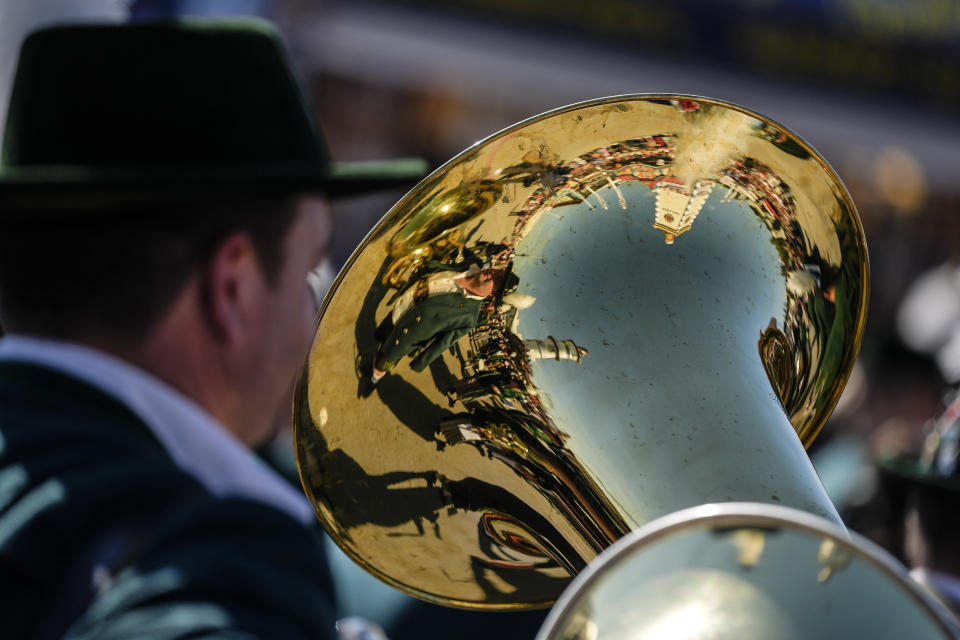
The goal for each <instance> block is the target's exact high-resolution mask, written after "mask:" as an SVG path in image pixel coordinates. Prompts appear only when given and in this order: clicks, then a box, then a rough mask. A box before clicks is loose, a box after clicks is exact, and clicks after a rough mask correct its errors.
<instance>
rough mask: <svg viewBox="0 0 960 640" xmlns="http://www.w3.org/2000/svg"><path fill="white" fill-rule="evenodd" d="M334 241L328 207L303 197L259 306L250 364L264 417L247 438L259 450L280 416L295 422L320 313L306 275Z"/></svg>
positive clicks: (252, 389) (255, 396)
mask: <svg viewBox="0 0 960 640" xmlns="http://www.w3.org/2000/svg"><path fill="white" fill-rule="evenodd" d="M329 237H330V215H329V206H328V204H327V202H326V200H325V199H323V198H320V197H304V198H301V199H300V200H299V201H298V203H297V214H296V218H295V219H294V221H293V224H292V225H291V227H290V229H289V231H288V232H287V236H286V238H285V240H284V260H283V266H282V267H281V269H280V273H279V274H278V277H277V279H276V281H275V282H274V283H273V284H272V286H271V285H270V284H269V283H266V286H265V289H264V296H263V298H262V304H261V305H260V309H259V310H260V317H259V319H258V322H259V326H260V332H259V333H260V338H261V340H260V342H259V344H258V345H257V346H258V347H259V348H258V349H256V352H255V353H254V354H252V355H253V357H252V358H251V361H252V367H253V369H254V370H253V371H250V372H249V373H250V375H251V380H250V382H251V383H250V385H249V389H250V393H251V395H252V396H253V397H251V398H250V399H251V401H255V402H256V404H257V405H259V408H261V409H260V411H258V413H260V412H261V411H262V412H263V413H262V415H263V424H262V430H259V431H256V430H255V432H254V433H251V434H249V437H246V438H244V440H246V441H247V444H250V445H257V444H262V443H263V441H264V440H265V439H267V438H269V437H270V436H271V435H273V434H274V432H275V426H276V420H275V418H276V417H277V416H284V417H285V418H286V419H287V420H288V421H289V417H290V412H291V409H290V406H291V389H292V388H293V385H294V382H295V378H296V373H297V371H298V369H299V367H300V366H301V365H302V364H303V361H304V358H305V357H306V355H307V352H308V350H309V347H310V343H311V341H312V340H313V332H314V320H315V316H316V311H317V304H316V297H315V293H314V291H313V290H312V288H311V287H310V285H309V284H308V281H307V274H309V273H310V271H312V270H313V269H314V268H315V267H316V266H317V265H318V264H319V263H320V261H321V260H322V259H323V257H324V255H325V253H326V249H327V244H328V241H329Z"/></svg>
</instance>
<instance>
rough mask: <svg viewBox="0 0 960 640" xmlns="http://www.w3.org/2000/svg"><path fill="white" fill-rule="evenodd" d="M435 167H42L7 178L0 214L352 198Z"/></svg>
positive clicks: (408, 162)
mask: <svg viewBox="0 0 960 640" xmlns="http://www.w3.org/2000/svg"><path fill="white" fill-rule="evenodd" d="M427 172H428V167H427V163H426V161H424V160H422V159H420V158H400V159H396V160H382V161H369V162H338V163H331V164H330V165H329V172H328V173H326V174H321V173H319V172H318V171H316V169H314V168H313V167H289V166H287V167H278V166H270V167H264V166H239V167H222V166H217V167H190V168H182V169H181V168H178V169H174V170H171V169H169V168H165V167H157V168H149V167H137V168H131V169H130V170H128V171H123V172H117V171H116V170H113V169H111V170H109V171H104V170H101V169H99V168H97V167H43V168H39V167H38V168H31V169H30V170H27V171H24V170H20V171H15V172H11V171H9V170H7V171H6V172H4V174H3V176H2V177H0V219H2V218H7V217H9V216H16V215H18V214H19V215H39V214H87V213H96V212H105V213H106V212H116V211H118V210H122V209H124V208H142V207H144V206H148V207H164V206H171V205H176V204H180V203H185V202H196V203H204V202H219V201H231V200H240V201H242V200H245V199H248V198H251V197H283V196H285V195H294V194H299V193H304V194H306V193H316V194H322V195H324V196H326V197H328V198H331V199H335V198H345V197H349V196H354V195H360V194H365V193H372V192H376V191H382V190H387V189H401V188H403V189H407V188H410V187H412V186H414V185H415V184H416V183H417V182H419V181H420V180H421V179H422V178H423V177H424V176H425V175H426V174H427Z"/></svg>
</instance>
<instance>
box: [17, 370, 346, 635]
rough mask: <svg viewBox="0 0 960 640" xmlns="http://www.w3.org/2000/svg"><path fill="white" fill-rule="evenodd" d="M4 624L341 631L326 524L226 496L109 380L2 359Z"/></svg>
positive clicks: (97, 630)
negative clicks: (174, 454) (185, 463)
mask: <svg viewBox="0 0 960 640" xmlns="http://www.w3.org/2000/svg"><path fill="white" fill-rule="evenodd" d="M0 584H2V585H3V591H4V596H3V598H2V599H0V619H2V620H3V623H4V631H3V636H4V637H5V638H24V639H27V638H29V639H31V640H43V639H44V638H60V637H66V638H71V639H74V640H76V639H85V640H86V639H91V640H92V639H94V638H96V639H108V638H109V639H120V638H148V639H156V640H161V639H163V640H166V639H172V638H187V637H189V638H224V637H229V638H244V639H247V640H249V639H252V638H271V639H275V638H278V639H285V638H290V639H293V638H297V639H301V638H302V639H306V638H331V637H333V634H334V627H333V624H334V610H333V588H332V585H331V583H330V578H329V574H328V571H327V566H326V561H325V558H324V555H323V550H322V547H321V544H320V538H319V536H317V535H316V534H315V532H312V531H310V530H308V529H306V528H304V527H303V526H302V525H301V524H300V523H298V522H296V521H295V520H294V519H292V518H291V517H289V516H288V515H286V514H285V513H283V512H280V511H278V510H276V509H274V508H272V507H270V506H267V505H264V504H262V503H258V502H254V501H251V500H247V499H241V498H229V499H223V498H216V497H214V496H212V495H210V494H209V493H208V492H207V491H206V490H205V489H203V488H202V487H201V486H200V485H199V484H198V483H197V482H196V481H195V480H194V479H193V478H192V477H191V476H189V475H187V474H186V473H185V472H183V471H181V470H180V469H179V468H178V467H177V466H176V465H175V464H174V463H173V461H172V460H171V459H170V457H169V456H168V455H167V453H166V451H165V450H164V449H163V448H162V446H161V445H160V443H159V442H158V441H157V440H156V439H155V438H154V436H153V434H152V433H151V432H150V431H149V429H148V428H147V427H146V426H145V425H144V424H143V423H142V422H141V421H140V420H139V419H138V418H137V417H136V416H135V415H134V414H132V413H131V412H130V411H129V410H127V409H126V408H125V407H124V406H123V405H121V404H119V403H117V402H116V401H114V400H113V399H111V398H110V397H108V396H107V395H105V394H103V393H102V392H100V391H99V390H97V389H95V388H93V387H90V386H88V385H86V384H84V383H82V382H79V381H77V380H75V379H73V378H70V377H67V376H65V375H62V374H59V373H57V372H54V371H51V370H49V369H45V368H41V367H35V366H30V365H23V364H16V363H10V362H0Z"/></svg>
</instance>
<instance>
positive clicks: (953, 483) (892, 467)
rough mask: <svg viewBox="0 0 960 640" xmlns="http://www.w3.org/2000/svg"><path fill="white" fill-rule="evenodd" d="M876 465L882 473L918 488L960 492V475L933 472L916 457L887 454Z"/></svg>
mask: <svg viewBox="0 0 960 640" xmlns="http://www.w3.org/2000/svg"><path fill="white" fill-rule="evenodd" d="M876 466H877V468H878V469H879V470H880V472H881V473H882V474H884V475H885V476H886V477H888V478H891V479H893V480H896V481H899V482H902V483H903V484H906V485H909V486H912V487H915V488H918V489H924V488H927V489H936V490H940V491H949V492H951V493H956V494H960V477H954V476H949V477H947V476H943V475H939V474H936V473H931V472H930V471H929V470H927V469H926V467H924V466H922V465H921V464H920V462H919V460H917V459H916V458H911V457H908V456H902V455H898V456H887V457H882V458H879V459H878V460H877V461H876Z"/></svg>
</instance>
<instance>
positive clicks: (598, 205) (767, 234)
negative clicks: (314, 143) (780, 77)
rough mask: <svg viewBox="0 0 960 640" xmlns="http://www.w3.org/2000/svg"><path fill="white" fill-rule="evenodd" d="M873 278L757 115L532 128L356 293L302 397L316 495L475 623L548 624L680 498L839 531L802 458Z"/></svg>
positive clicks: (463, 162) (820, 175)
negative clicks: (529, 618) (621, 547)
mask: <svg viewBox="0 0 960 640" xmlns="http://www.w3.org/2000/svg"><path fill="white" fill-rule="evenodd" d="M867 280H868V264H867V252H866V246H865V242H864V238H863V232H862V229H861V226H860V222H859V220H858V218H857V215H856V211H855V208H854V206H853V203H852V202H851V200H850V196H849V195H848V194H847V192H846V190H845V188H844V187H843V185H842V183H841V182H840V180H839V178H838V177H837V175H836V174H835V173H834V172H833V170H832V169H831V168H830V167H829V165H828V164H827V163H826V162H825V161H824V160H823V158H821V157H820V156H819V155H818V154H817V153H816V151H814V150H813V149H812V148H811V147H810V146H809V145H807V144H806V143H805V142H803V141H802V140H801V139H800V138H798V137H797V136H795V135H794V134H793V133H791V132H790V131H788V130H786V129H785V128H783V127H782V126H780V125H778V124H776V123H774V122H772V121H771V120H769V119H767V118H764V117H763V116H760V115H757V114H755V113H752V112H750V111H747V110H745V109H742V108H740V107H737V106H734V105H730V104H726V103H723V102H719V101H716V100H711V99H705V98H695V97H689V96H651V95H635V96H618V97H613V98H605V99H600V100H594V101H591V102H586V103H581V104H576V105H573V106H569V107H565V108H562V109H558V110H555V111H552V112H549V113H546V114H543V115H540V116H537V117H535V118H532V119H530V120H527V121H525V122H522V123H520V124H517V125H515V126H513V127H510V128H508V129H505V130H504V131H501V132H500V133H497V134H495V135H493V136H491V137H490V138H488V139H487V140H485V141H483V142H480V143H478V144H476V145H474V146H472V147H471V148H469V149H467V150H466V151H464V152H463V153H462V154H460V155H459V156H457V157H456V158H454V159H453V160H451V161H450V162H448V163H447V164H446V165H444V166H443V167H441V168H440V169H438V170H437V171H436V172H434V173H433V174H432V175H431V176H429V177H428V178H426V179H425V180H424V181H423V182H422V183H421V184H420V185H418V186H417V187H416V188H415V189H413V190H412V191H411V192H410V193H409V194H407V195H406V196H405V197H404V198H403V199H402V200H401V201H400V202H399V203H398V204H397V205H396V206H395V207H394V208H393V209H392V210H391V211H390V212H389V213H388V214H387V215H386V216H385V217H384V218H383V219H382V220H381V221H380V223H379V224H378V225H377V226H376V227H375V228H374V229H373V231H372V232H371V233H370V234H369V236H368V237H367V238H366V239H365V240H364V242H363V243H362V244H361V246H360V247H359V248H358V249H357V250H356V252H354V254H353V256H351V258H350V260H349V261H348V263H347V266H346V267H345V268H344V270H343V271H342V272H341V274H340V275H339V277H338V279H337V281H336V283H335V284H334V286H333V287H332V288H331V291H330V292H329V294H328V295H327V298H326V300H325V301H324V304H323V307H322V309H321V316H320V322H319V326H318V329H317V332H316V337H315V339H314V342H313V345H312V347H311V351H310V354H309V356H308V359H307V362H306V365H305V367H304V369H303V372H302V374H301V378H300V381H299V384H298V389H297V398H296V404H295V409H294V423H295V424H294V427H295V439H296V450H297V459H298V464H299V468H300V474H301V478H302V481H303V485H304V488H305V490H306V493H307V495H308V497H309V498H310V499H311V500H312V502H313V504H314V505H315V507H316V511H317V514H318V517H319V518H320V520H321V521H322V522H323V524H324V525H325V527H326V528H327V530H328V531H329V533H330V534H331V536H332V537H333V539H334V540H335V541H336V542H337V543H338V544H339V545H340V546H341V547H342V548H343V549H344V551H345V552H346V553H347V554H348V555H350V556H351V557H352V558H353V559H354V560H356V561H357V562H358V563H359V564H360V565H362V566H363V567H365V568H366V569H368V570H369V571H370V572H371V573H373V574H374V575H376V576H378V577H380V578H381V579H383V580H385V581H386V582H388V583H390V584H392V585H394V586H397V587H399V588H401V589H403V590H405V591H407V592H408V593H410V594H412V595H414V596H417V597H420V598H423V599H427V600H431V601H434V602H440V603H443V604H449V605H454V606H460V607H466V608H478V609H511V608H529V607H538V606H547V605H549V604H550V603H552V602H553V601H554V600H555V599H556V598H557V597H558V595H559V594H560V593H561V591H562V590H563V589H564V588H565V587H566V585H567V584H568V583H569V581H570V578H571V577H572V576H573V575H575V574H576V573H578V572H579V571H580V570H582V569H583V568H584V567H585V566H586V565H587V563H589V562H590V561H591V560H592V559H593V558H594V557H596V556H597V555H598V554H599V553H600V552H602V551H603V550H604V549H605V548H607V547H608V546H610V545H611V544H612V543H613V542H615V541H616V540H617V539H618V538H620V537H622V536H624V535H625V534H626V533H628V532H629V531H631V530H633V529H636V528H638V527H641V526H642V525H644V524H646V523H648V522H650V521H651V520H653V519H655V518H658V517H660V516H663V515H665V514H669V513H672V512H675V511H677V510H680V509H684V508H687V507H693V506H696V505H700V504H704V503H715V502H728V501H738V502H743V501H750V502H760V503H771V504H777V505H784V506H790V507H794V508H797V509H801V510H804V511H807V512H810V513H813V514H817V515H819V516H822V517H825V518H827V519H830V520H832V521H834V522H837V523H838V522H839V518H838V516H837V514H836V511H835V510H834V507H833V506H832V504H831V503H830V500H829V499H828V497H827V495H826V493H825V492H824V490H823V487H822V486H821V484H820V482H819V479H818V478H817V476H816V474H815V472H814V470H813V468H812V466H811V464H810V462H809V459H808V458H807V456H806V454H805V452H804V446H805V445H808V444H809V443H810V442H811V441H812V440H813V438H814V437H815V436H816V434H817V432H818V431H819V429H820V428H821V426H822V425H823V423H824V421H825V420H826V418H827V416H828V415H829V413H830V411H831V410H832V408H833V406H834V404H835V403H836V401H837V399H838V398H839V395H840V391H841V389H842V387H843V384H844V382H845V380H846V378H847V376H848V374H849V373H850V370H851V368H852V366H853V363H854V359H855V357H856V353H857V350H858V347H859V341H860V337H861V334H862V331H863V326H864V314H865V309H866V300H867ZM374 381H375V382H376V383H375V384H374Z"/></svg>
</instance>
